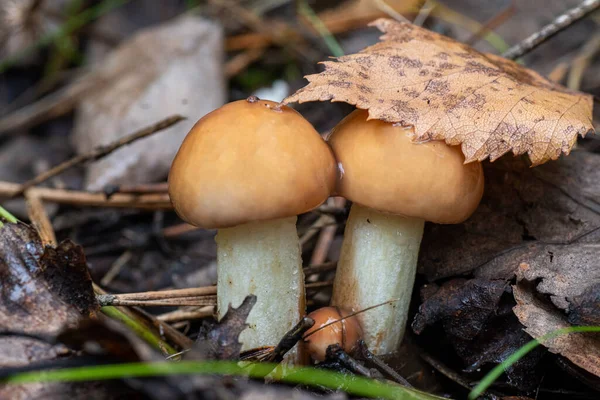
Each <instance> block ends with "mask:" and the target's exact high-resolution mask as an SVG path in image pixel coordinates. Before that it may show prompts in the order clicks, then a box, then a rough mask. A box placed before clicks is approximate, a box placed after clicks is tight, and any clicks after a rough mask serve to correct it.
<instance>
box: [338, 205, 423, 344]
mask: <svg viewBox="0 0 600 400" xmlns="http://www.w3.org/2000/svg"><path fill="white" fill-rule="evenodd" d="M424 224H425V220H423V219H420V218H407V217H402V216H398V215H389V214H384V213H381V212H379V211H377V210H374V209H372V208H368V207H363V206H361V205H358V204H353V205H352V207H351V209H350V215H349V217H348V221H347V222H346V230H345V231H344V242H343V245H342V251H341V253H340V259H339V261H338V267H337V272H336V276H335V281H334V285H333V286H334V292H333V298H332V302H331V304H332V305H335V306H343V307H346V308H349V309H352V310H355V311H358V310H364V309H366V308H368V307H371V306H373V305H376V304H382V303H385V304H384V305H382V306H380V307H376V308H374V309H372V310H369V311H367V312H364V313H361V314H359V315H360V319H361V325H362V326H365V327H367V329H365V333H364V335H365V339H364V340H365V342H366V343H367V344H368V345H369V349H370V350H371V351H373V352H374V353H376V354H388V353H392V352H394V351H395V350H396V348H397V347H398V344H399V343H400V342H401V341H402V335H403V333H404V330H405V327H406V318H407V314H406V309H407V308H408V305H409V304H410V298H411V295H412V290H413V284H414V281H415V274H416V270H417V259H418V258H419V246H420V245H421V237H422V236H423V225H424ZM386 302H388V303H386Z"/></svg>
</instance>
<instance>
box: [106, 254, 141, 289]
mask: <svg viewBox="0 0 600 400" xmlns="http://www.w3.org/2000/svg"><path fill="white" fill-rule="evenodd" d="M132 256H133V253H132V252H131V251H130V250H127V251H126V252H124V253H123V254H121V255H120V256H119V258H117V259H116V260H115V262H114V263H113V264H112V265H111V266H110V269H109V270H108V272H107V273H106V274H105V275H104V276H103V277H102V279H101V280H100V284H101V285H102V286H108V285H110V283H111V282H112V281H113V279H115V278H116V277H117V275H119V272H121V269H122V268H123V267H124V266H125V264H127V263H128V262H129V260H131V257H132Z"/></svg>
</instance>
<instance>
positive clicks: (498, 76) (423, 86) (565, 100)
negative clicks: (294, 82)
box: [284, 19, 594, 165]
mask: <svg viewBox="0 0 600 400" xmlns="http://www.w3.org/2000/svg"><path fill="white" fill-rule="evenodd" d="M372 25H374V26H376V27H377V28H379V30H381V31H382V32H384V33H385V34H384V35H383V36H382V38H381V39H382V41H381V42H379V43H377V44H375V45H373V46H370V47H367V48H366V49H364V50H363V51H361V52H359V53H357V54H351V55H348V56H343V57H339V58H337V59H336V60H335V61H326V62H324V63H323V64H324V65H325V70H324V71H323V72H321V73H320V74H315V75H309V76H307V79H308V81H309V84H308V85H307V86H306V87H304V88H302V89H300V90H298V91H297V92H296V93H294V94H293V95H291V96H290V97H288V98H287V99H285V100H284V103H291V102H296V101H299V102H301V103H302V102H306V101H326V100H331V101H343V102H346V103H350V104H353V105H356V107H358V108H362V109H368V110H369V117H370V118H373V119H380V120H383V121H388V122H394V123H401V124H403V125H412V126H414V129H415V134H416V135H415V140H416V141H422V140H444V141H446V143H448V144H450V145H461V148H462V151H463V153H464V154H465V158H466V161H467V162H471V161H475V160H479V161H482V160H484V159H486V158H488V157H489V158H490V159H491V160H492V161H493V160H495V159H497V158H499V157H500V156H502V155H503V154H505V153H507V152H509V151H512V152H513V153H514V154H524V153H527V154H528V155H529V158H530V160H531V162H532V164H533V165H538V164H542V163H544V162H546V161H548V160H550V159H556V158H558V157H559V156H560V154H561V153H566V154H568V153H569V152H570V150H571V147H572V146H573V144H574V143H575V140H576V139H577V135H578V134H579V135H582V136H585V135H586V134H587V133H590V132H593V131H594V128H593V126H592V96H590V95H587V94H583V93H579V92H575V91H571V90H569V89H566V88H564V87H562V86H560V85H557V84H555V83H552V82H550V81H548V80H546V79H544V78H543V77H542V76H540V75H539V74H538V73H536V72H534V71H531V70H528V69H526V68H524V67H522V66H520V65H518V64H516V63H515V62H512V61H510V60H507V59H503V58H501V57H498V56H495V55H491V54H483V53H480V52H478V51H477V50H475V49H473V48H471V47H470V46H468V45H466V44H463V43H460V42H457V41H455V40H452V39H450V38H448V37H446V36H443V35H439V34H437V33H434V32H431V31H428V30H426V29H423V28H420V27H417V26H414V25H412V24H409V23H403V22H396V21H393V20H389V19H378V20H376V21H375V22H373V23H372Z"/></svg>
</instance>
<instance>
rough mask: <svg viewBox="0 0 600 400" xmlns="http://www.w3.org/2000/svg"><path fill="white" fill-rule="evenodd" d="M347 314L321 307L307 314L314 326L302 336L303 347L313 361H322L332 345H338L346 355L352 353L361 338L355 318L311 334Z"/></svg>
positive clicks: (332, 308)
mask: <svg viewBox="0 0 600 400" xmlns="http://www.w3.org/2000/svg"><path fill="white" fill-rule="evenodd" d="M349 314H350V312H348V311H346V310H343V309H339V308H338V307H323V308H319V309H318V310H315V311H313V312H311V313H310V314H308V317H310V318H312V319H313V320H314V321H315V324H314V325H313V327H312V328H310V329H309V330H308V331H306V333H305V334H304V337H306V339H304V345H305V346H306V349H307V351H308V354H310V356H311V357H312V359H313V360H316V361H324V360H325V356H326V353H327V348H328V347H329V346H330V345H332V344H339V345H340V346H341V347H342V349H344V351H345V352H346V353H352V352H353V351H354V349H355V348H356V345H357V344H358V340H359V339H361V338H362V329H361V327H360V323H359V322H358V319H357V318H356V317H350V318H346V319H343V320H341V321H339V322H336V323H334V324H331V325H329V326H326V327H325V328H323V329H321V330H319V331H317V332H315V333H314V334H312V332H314V331H316V330H317V329H319V328H321V327H322V326H323V325H327V324H329V323H331V322H334V321H337V320H339V319H340V318H343V317H345V316H347V315H349ZM309 335H310V336H309Z"/></svg>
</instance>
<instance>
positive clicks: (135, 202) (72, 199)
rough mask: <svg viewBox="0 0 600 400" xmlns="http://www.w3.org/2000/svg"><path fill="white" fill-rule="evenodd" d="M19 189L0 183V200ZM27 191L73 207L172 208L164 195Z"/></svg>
mask: <svg viewBox="0 0 600 400" xmlns="http://www.w3.org/2000/svg"><path fill="white" fill-rule="evenodd" d="M20 189H21V185H19V184H17V183H11V182H1V181H0V198H5V199H6V198H12V197H14V196H15V193H17V192H18V191H19V190H20ZM28 191H33V192H35V194H36V195H38V196H39V198H40V199H41V200H43V201H49V202H52V203H58V204H70V205H74V206H90V207H114V208H141V209H150V210H171V209H172V208H173V207H172V206H171V202H170V200H169V196H168V195H167V194H166V193H164V194H145V195H133V194H121V193H117V194H114V195H113V196H110V197H109V198H107V197H106V195H105V194H103V193H92V192H85V191H75V190H64V189H51V188H38V187H34V188H31V189H28Z"/></svg>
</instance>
